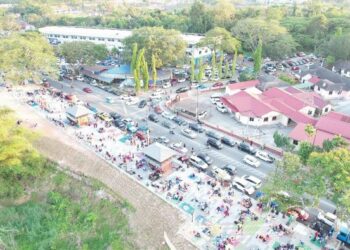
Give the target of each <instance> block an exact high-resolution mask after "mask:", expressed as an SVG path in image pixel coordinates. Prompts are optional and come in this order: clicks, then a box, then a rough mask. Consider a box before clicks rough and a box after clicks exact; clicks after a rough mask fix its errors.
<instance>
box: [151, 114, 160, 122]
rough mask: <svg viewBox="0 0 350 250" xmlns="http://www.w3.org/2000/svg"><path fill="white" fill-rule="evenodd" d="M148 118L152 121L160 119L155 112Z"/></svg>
mask: <svg viewBox="0 0 350 250" xmlns="http://www.w3.org/2000/svg"><path fill="white" fill-rule="evenodd" d="M148 119H149V120H150V121H152V122H159V119H158V117H157V116H156V115H155V114H150V115H149V116H148Z"/></svg>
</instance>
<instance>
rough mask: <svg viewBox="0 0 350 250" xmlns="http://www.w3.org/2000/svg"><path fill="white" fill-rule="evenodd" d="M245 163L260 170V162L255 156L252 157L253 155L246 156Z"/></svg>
mask: <svg viewBox="0 0 350 250" xmlns="http://www.w3.org/2000/svg"><path fill="white" fill-rule="evenodd" d="M243 161H244V162H245V163H246V164H248V165H250V166H252V167H255V168H258V167H259V166H260V161H258V160H257V159H256V158H255V157H254V156H251V155H245V156H244V157H243Z"/></svg>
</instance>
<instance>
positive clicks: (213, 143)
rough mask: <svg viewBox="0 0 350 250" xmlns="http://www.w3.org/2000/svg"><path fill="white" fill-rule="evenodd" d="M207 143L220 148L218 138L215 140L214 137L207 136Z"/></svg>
mask: <svg viewBox="0 0 350 250" xmlns="http://www.w3.org/2000/svg"><path fill="white" fill-rule="evenodd" d="M207 145H208V146H211V147H214V148H216V149H222V144H221V142H220V141H219V140H216V139H214V138H208V140H207Z"/></svg>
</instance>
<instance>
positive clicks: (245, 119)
mask: <svg viewBox="0 0 350 250" xmlns="http://www.w3.org/2000/svg"><path fill="white" fill-rule="evenodd" d="M234 116H235V118H236V120H237V121H239V122H240V123H242V124H245V125H250V126H255V127H259V126H268V125H273V124H278V123H280V122H281V118H282V116H281V114H280V113H278V112H274V111H272V112H270V113H268V114H266V115H264V116H262V117H252V118H254V121H251V120H250V118H251V117H249V116H244V115H241V114H240V113H235V114H234ZM273 117H276V119H275V120H273ZM265 118H267V121H264V119H265Z"/></svg>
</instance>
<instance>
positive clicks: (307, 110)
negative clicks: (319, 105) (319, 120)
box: [299, 106, 316, 116]
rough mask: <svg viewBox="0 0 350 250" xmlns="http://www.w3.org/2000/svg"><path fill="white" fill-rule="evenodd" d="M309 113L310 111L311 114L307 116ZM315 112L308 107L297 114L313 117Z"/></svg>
mask: <svg viewBox="0 0 350 250" xmlns="http://www.w3.org/2000/svg"><path fill="white" fill-rule="evenodd" d="M309 111H311V113H310V114H309ZM315 111H316V109H315V108H313V107H310V106H306V107H304V108H302V109H300V110H299V112H301V113H303V114H305V115H309V116H314V115H315Z"/></svg>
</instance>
